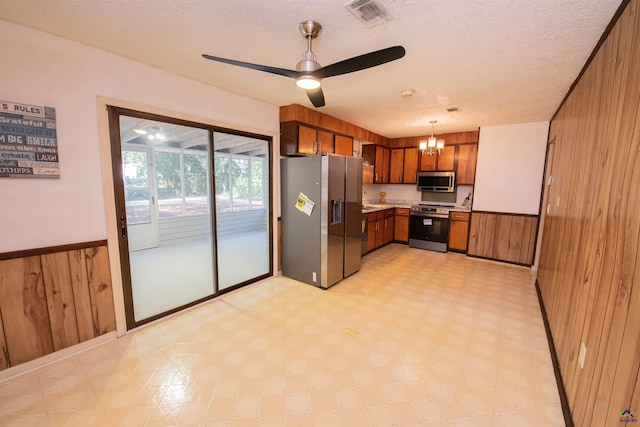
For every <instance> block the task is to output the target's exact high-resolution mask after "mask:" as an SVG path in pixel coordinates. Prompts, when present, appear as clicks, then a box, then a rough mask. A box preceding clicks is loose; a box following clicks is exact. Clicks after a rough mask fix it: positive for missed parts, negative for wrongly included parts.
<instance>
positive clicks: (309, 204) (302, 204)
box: [296, 193, 316, 216]
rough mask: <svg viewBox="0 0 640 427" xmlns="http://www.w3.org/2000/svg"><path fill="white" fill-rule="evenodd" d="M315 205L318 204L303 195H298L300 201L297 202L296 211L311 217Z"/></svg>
mask: <svg viewBox="0 0 640 427" xmlns="http://www.w3.org/2000/svg"><path fill="white" fill-rule="evenodd" d="M315 205H316V203H315V202H313V201H311V200H310V199H309V198H308V197H307V196H305V195H304V194H303V193H300V194H298V200H296V209H298V210H299V211H300V212H304V213H306V214H307V215H309V216H311V212H313V207H314V206H315Z"/></svg>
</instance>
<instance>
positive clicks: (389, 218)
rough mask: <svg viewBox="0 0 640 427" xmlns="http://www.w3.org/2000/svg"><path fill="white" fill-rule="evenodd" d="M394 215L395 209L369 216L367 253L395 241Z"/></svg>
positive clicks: (373, 213)
mask: <svg viewBox="0 0 640 427" xmlns="http://www.w3.org/2000/svg"><path fill="white" fill-rule="evenodd" d="M394 215H395V210H394V209H385V210H382V211H377V212H372V213H370V214H368V216H367V222H368V225H367V227H368V228H367V252H371V251H372V250H374V249H377V248H379V247H380V246H384V245H386V244H387V243H389V242H391V241H392V240H393V234H394Z"/></svg>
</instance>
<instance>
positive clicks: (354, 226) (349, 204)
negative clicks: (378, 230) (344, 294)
mask: <svg viewBox="0 0 640 427" xmlns="http://www.w3.org/2000/svg"><path fill="white" fill-rule="evenodd" d="M280 174H281V190H282V195H281V196H282V274H283V275H285V276H287V277H291V278H293V279H296V280H299V281H301V282H305V283H309V284H311V285H314V286H318V287H321V288H325V289H326V288H328V287H330V286H332V285H334V284H336V283H338V282H339V281H340V280H342V279H343V278H345V277H347V276H350V275H351V274H353V273H355V272H357V271H358V270H359V269H360V257H361V236H362V159H359V158H356V157H347V156H339V155H335V154H323V155H314V156H308V157H287V158H283V159H282V160H281V161H280Z"/></svg>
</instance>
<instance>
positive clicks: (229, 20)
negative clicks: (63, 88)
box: [0, 0, 621, 137]
mask: <svg viewBox="0 0 640 427" xmlns="http://www.w3.org/2000/svg"><path fill="white" fill-rule="evenodd" d="M379 1H380V2H381V3H382V4H383V5H384V6H385V7H386V8H387V9H388V11H389V12H390V14H391V15H392V19H391V20H390V21H388V22H387V23H385V24H384V25H380V26H376V27H373V28H367V27H366V26H365V25H364V24H363V23H361V22H360V21H358V20H357V19H356V18H355V17H354V16H353V15H352V14H351V13H349V12H348V11H347V9H346V8H345V7H344V6H343V5H344V4H345V3H346V2H347V0H321V1H318V0H316V1H307V0H296V1H294V0H235V1H232V0H135V1H131V0H103V1H98V0H2V1H1V2H0V19H4V20H7V21H11V22H15V23H18V24H21V25H24V26H27V27H32V28H36V29H39V30H42V31H45V32H48V33H52V34H55V35H58V36H60V37H63V38H67V39H70V40H74V41H78V42H80V43H83V44H85V45H88V46H94V47H96V48H99V49H102V50H106V51H109V52H113V53H115V54H118V55H121V56H124V57H127V58H131V59H134V60H137V61H140V62H144V63H147V64H150V65H152V66H155V67H158V68H162V69H165V70H168V71H171V72H173V73H177V74H180V75H183V76H186V77H189V78H192V79H195V80H200V81H202V82H205V83H209V84H212V85H215V86H218V87H221V88H225V89H227V90H229V91H232V92H236V93H239V94H243V95H246V96H249V97H252V98H255V99H258V100H262V101H265V102H268V103H272V104H275V105H278V106H280V105H288V104H293V103H297V104H301V105H304V106H307V107H310V108H313V107H312V106H311V104H310V102H309V100H308V99H307V97H306V95H305V93H304V91H302V90H301V89H298V88H297V87H296V86H295V83H294V81H293V80H292V79H289V78H286V77H282V76H277V75H271V74H266V73H261V72H259V71H254V70H247V69H242V68H238V67H234V66H231V65H227V64H221V63H215V62H212V61H208V60H205V59H203V58H202V57H201V54H202V53H208V54H210V55H214V56H221V57H226V58H232V59H237V60H240V61H246V62H252V63H257V64H264V65H271V66H275V67H281V68H289V69H294V68H295V65H296V63H297V62H298V61H299V60H300V59H301V55H302V53H303V52H304V50H305V49H306V41H305V40H304V38H303V37H302V36H301V35H300V33H299V30H298V24H299V23H300V22H301V21H303V20H308V19H313V20H316V21H318V22H320V23H321V24H322V26H323V30H322V33H321V34H320V36H319V37H318V38H317V39H316V40H315V41H314V43H313V50H314V52H315V53H316V55H317V57H318V61H319V62H320V63H321V64H322V65H329V64H332V63H334V62H338V61H341V60H344V59H347V58H350V57H352V56H356V55H361V54H363V53H367V52H370V51H373V50H378V49H382V48H385V47H389V46H393V45H402V46H404V47H405V49H406V51H407V54H406V56H405V57H404V58H402V59H400V60H397V61H395V62H391V63H388V64H385V65H381V66H379V67H375V68H371V69H368V70H363V71H360V72H357V73H353V74H347V75H342V76H335V77H331V78H327V79H325V80H323V82H322V85H323V86H322V87H323V90H324V93H325V99H326V103H327V105H326V106H325V107H322V108H320V109H319V111H322V112H323V113H326V114H330V115H332V116H335V117H338V118H341V119H343V120H346V121H349V122H352V123H355V124H357V125H359V126H362V127H364V128H367V129H370V130H372V131H374V132H376V133H379V134H382V135H385V136H388V137H401V136H412V135H419V134H425V133H429V132H430V127H429V126H430V125H429V120H438V123H437V124H436V128H435V130H436V133H444V132H455V131H466V130H473V129H477V128H478V127H479V126H487V125H500V124H510V123H523V122H533V121H543V120H549V119H551V116H552V115H553V113H554V112H555V110H556V109H557V107H558V105H559V104H560V102H561V101H562V99H563V97H564V95H565V94H566V93H567V91H568V89H569V87H570V85H571V83H572V82H573V81H574V79H575V78H576V77H577V75H578V73H579V72H580V70H581V68H582V66H583V65H584V63H585V61H586V60H587V58H588V57H589V55H590V54H591V52H592V50H593V48H594V47H595V45H596V43H597V41H598V39H599V38H600V36H601V35H602V33H603V31H604V29H605V28H606V26H607V24H608V23H609V21H610V20H611V18H612V17H613V15H614V13H615V11H616V9H617V8H618V7H619V5H620V2H621V1H620V0H528V1H519V0H484V1H481V0H454V1H452V0H432V1H426V0H379ZM7 42H10V41H7V40H4V41H3V43H7ZM403 90H414V91H415V95H414V96H413V97H411V98H403V97H402V96H401V94H400V93H401V91H403ZM454 106H456V107H459V108H460V111H459V112H457V113H449V112H447V111H446V109H447V108H449V107H454Z"/></svg>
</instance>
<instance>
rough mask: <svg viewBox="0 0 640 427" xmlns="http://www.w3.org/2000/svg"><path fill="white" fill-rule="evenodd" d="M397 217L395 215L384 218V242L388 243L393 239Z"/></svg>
mask: <svg viewBox="0 0 640 427" xmlns="http://www.w3.org/2000/svg"><path fill="white" fill-rule="evenodd" d="M394 223H395V218H394V217H393V216H388V217H385V219H384V243H385V244H387V243H389V242H391V241H392V240H393V231H394V228H395V227H394Z"/></svg>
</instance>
